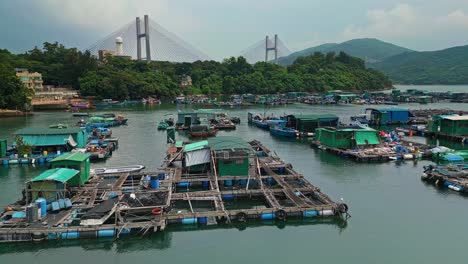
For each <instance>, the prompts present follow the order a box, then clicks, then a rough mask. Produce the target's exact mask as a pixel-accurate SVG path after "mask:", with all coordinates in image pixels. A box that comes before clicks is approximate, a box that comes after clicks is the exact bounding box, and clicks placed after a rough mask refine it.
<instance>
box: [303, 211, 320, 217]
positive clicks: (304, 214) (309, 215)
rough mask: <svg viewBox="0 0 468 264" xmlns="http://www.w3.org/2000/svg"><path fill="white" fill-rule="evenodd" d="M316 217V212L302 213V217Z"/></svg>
mask: <svg viewBox="0 0 468 264" xmlns="http://www.w3.org/2000/svg"><path fill="white" fill-rule="evenodd" d="M317 215H318V212H317V211H316V210H309V211H304V212H303V213H302V216H304V217H315V216H317Z"/></svg>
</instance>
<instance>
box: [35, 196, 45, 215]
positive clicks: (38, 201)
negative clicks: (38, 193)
mask: <svg viewBox="0 0 468 264" xmlns="http://www.w3.org/2000/svg"><path fill="white" fill-rule="evenodd" d="M34 202H35V203H37V204H39V206H38V208H41V217H44V216H46V215H47V201H46V199H44V198H37V199H36V200H35V201H34Z"/></svg>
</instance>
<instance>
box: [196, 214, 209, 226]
mask: <svg viewBox="0 0 468 264" xmlns="http://www.w3.org/2000/svg"><path fill="white" fill-rule="evenodd" d="M197 221H198V223H199V224H207V223H208V217H206V216H205V217H197Z"/></svg>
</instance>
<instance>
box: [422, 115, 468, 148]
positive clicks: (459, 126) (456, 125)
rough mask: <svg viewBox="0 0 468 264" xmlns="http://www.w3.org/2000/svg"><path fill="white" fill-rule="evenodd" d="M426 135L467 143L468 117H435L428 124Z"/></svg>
mask: <svg viewBox="0 0 468 264" xmlns="http://www.w3.org/2000/svg"><path fill="white" fill-rule="evenodd" d="M426 135H428V136H433V137H436V138H445V139H449V140H452V141H457V142H461V143H468V115H455V114H454V115H450V114H449V115H435V116H433V117H432V120H430V121H429V122H428V125H427V133H426Z"/></svg>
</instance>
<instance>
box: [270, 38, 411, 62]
mask: <svg viewBox="0 0 468 264" xmlns="http://www.w3.org/2000/svg"><path fill="white" fill-rule="evenodd" d="M341 51H343V52H345V53H348V54H349V55H351V56H355V57H358V58H361V59H363V60H365V61H366V63H374V62H379V61H382V60H384V59H385V58H388V57H391V56H395V55H398V54H402V53H405V52H410V51H412V50H409V49H407V48H403V47H400V46H397V45H394V44H391V43H387V42H384V41H381V40H378V39H373V38H364V39H353V40H349V41H345V42H343V43H327V44H323V45H320V46H316V47H311V48H308V49H304V50H301V51H297V52H294V53H292V54H290V55H288V56H285V57H281V58H279V59H278V63H279V64H281V65H290V64H292V63H293V62H294V61H295V60H296V59H297V58H298V57H301V56H308V55H311V54H313V53H314V52H322V53H329V52H335V53H339V52H341Z"/></svg>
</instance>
